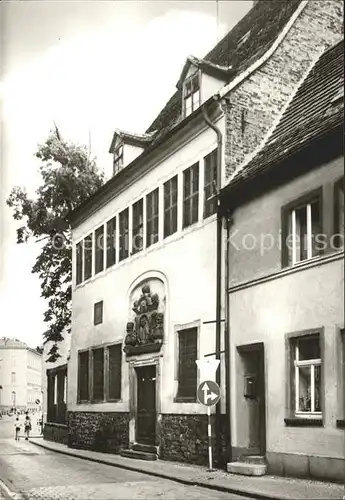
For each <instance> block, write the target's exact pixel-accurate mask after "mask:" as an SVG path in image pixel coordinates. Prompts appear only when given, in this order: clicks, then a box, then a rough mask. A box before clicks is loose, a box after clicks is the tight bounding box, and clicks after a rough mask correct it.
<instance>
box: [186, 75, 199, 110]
mask: <svg viewBox="0 0 345 500" xmlns="http://www.w3.org/2000/svg"><path fill="white" fill-rule="evenodd" d="M183 105H184V110H183V111H184V116H189V115H190V114H191V113H193V111H195V110H196V109H197V108H198V107H199V106H200V80H199V73H196V74H195V75H193V76H192V77H191V78H189V79H188V80H187V81H186V82H185V83H184V87H183Z"/></svg>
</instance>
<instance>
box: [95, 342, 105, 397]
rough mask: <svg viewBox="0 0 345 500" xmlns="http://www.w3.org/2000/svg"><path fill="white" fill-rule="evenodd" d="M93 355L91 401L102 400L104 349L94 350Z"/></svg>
mask: <svg viewBox="0 0 345 500" xmlns="http://www.w3.org/2000/svg"><path fill="white" fill-rule="evenodd" d="M92 355H93V394H92V399H93V401H103V399H104V349H103V348H101V349H94V350H93V351H92Z"/></svg>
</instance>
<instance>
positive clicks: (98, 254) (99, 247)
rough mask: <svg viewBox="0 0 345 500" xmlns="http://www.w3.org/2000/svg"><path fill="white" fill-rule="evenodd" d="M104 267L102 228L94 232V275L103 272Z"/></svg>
mask: <svg viewBox="0 0 345 500" xmlns="http://www.w3.org/2000/svg"><path fill="white" fill-rule="evenodd" d="M103 267H104V226H101V227H99V228H98V229H96V231H95V273H96V274H97V273H100V272H101V271H103Z"/></svg>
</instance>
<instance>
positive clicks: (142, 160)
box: [68, 0, 342, 464]
mask: <svg viewBox="0 0 345 500" xmlns="http://www.w3.org/2000/svg"><path fill="white" fill-rule="evenodd" d="M341 24H342V3H341V2H338V1H337V0H330V1H324V2H317V1H313V0H311V1H309V2H298V1H296V2H280V1H279V2H271V1H260V2H258V3H257V4H255V6H254V7H253V8H252V10H251V11H250V12H249V14H248V15H247V16H246V17H245V18H244V19H243V20H241V21H240V23H238V25H237V26H235V28H233V30H232V31H231V32H230V33H229V34H228V35H227V36H226V37H225V38H224V39H223V40H222V41H220V42H219V44H218V45H217V46H216V47H215V48H214V49H213V50H212V51H211V52H210V53H209V54H208V55H207V56H206V57H205V59H202V60H201V59H197V58H194V57H190V58H188V60H187V61H186V64H185V66H184V68H183V70H182V73H181V75H180V78H179V80H178V83H177V89H178V90H177V92H176V94H175V95H174V96H173V97H172V98H171V100H170V101H169V102H168V104H167V105H166V106H165V108H164V109H163V110H162V112H161V113H160V114H159V116H158V117H157V118H156V120H155V121H154V122H153V123H152V125H151V126H150V127H149V129H148V130H147V131H146V133H145V134H142V135H138V134H129V133H126V132H123V131H115V133H114V137H113V141H112V143H111V147H110V152H111V153H112V155H113V160H114V176H113V178H112V179H111V180H110V181H108V182H107V183H106V185H105V186H104V187H103V188H101V190H100V191H99V192H98V193H96V194H95V195H94V196H93V197H92V198H91V199H90V200H89V201H88V202H86V203H84V204H83V205H82V206H81V207H79V208H78V209H76V210H75V211H74V212H73V213H72V214H71V215H70V217H69V219H70V222H71V224H72V236H73V248H74V254H73V300H72V336H71V352H70V360H69V364H68V426H69V444H70V446H74V447H85V448H97V447H99V448H100V449H105V450H107V451H112V452H118V451H120V450H123V449H124V450H126V451H125V452H124V453H125V454H126V453H127V455H129V456H136V453H141V452H143V450H144V451H146V452H148V453H155V454H157V456H159V457H162V458H165V459H171V460H181V461H187V462H194V463H205V462H206V460H207V440H206V436H207V418H206V411H205V408H204V407H203V406H202V405H201V404H200V403H198V402H197V400H196V388H197V385H198V383H199V381H200V380H199V374H198V371H197V367H196V363H195V361H196V360H197V359H200V358H202V357H203V356H215V353H217V355H218V356H219V357H220V360H221V364H220V369H219V372H218V374H217V377H218V381H220V382H221V392H222V398H221V403H220V405H219V407H218V409H217V415H216V418H217V421H216V429H217V433H218V441H219V442H218V444H217V448H218V449H217V453H216V456H218V458H219V456H220V455H222V457H223V461H225V462H226V461H227V458H228V457H227V454H226V452H225V448H227V447H229V444H231V443H230V442H229V440H230V432H229V430H230V431H231V428H230V429H229V422H228V416H229V415H228V414H227V413H228V412H227V403H228V401H229V398H228V397H227V396H226V394H227V384H226V381H227V379H228V371H227V364H226V363H225V360H226V358H225V356H224V350H226V338H227V337H226V335H225V334H226V330H225V328H224V326H227V322H226V321H224V318H225V316H226V313H227V306H226V302H227V301H226V299H225V294H224V293H223V291H224V280H225V277H226V276H225V275H226V268H225V266H224V262H222V260H223V255H224V247H223V245H224V240H225V237H226V232H225V230H224V227H223V225H222V223H221V221H220V217H217V213H216V212H217V204H216V197H215V195H216V194H217V192H218V190H219V189H220V188H221V187H223V186H225V185H226V184H227V183H228V182H229V181H230V180H231V177H232V175H233V172H237V171H239V170H241V167H242V166H243V164H244V163H245V162H246V161H248V159H249V158H250V157H251V156H255V154H256V152H257V150H258V148H260V147H261V145H262V143H263V141H265V140H266V137H267V134H269V132H270V130H271V129H274V127H275V126H276V123H277V121H278V120H279V118H280V117H281V115H282V113H283V111H284V109H285V107H286V106H287V105H288V104H289V101H290V100H291V98H292V97H293V95H294V93H295V92H296V90H297V88H298V86H299V85H300V83H301V82H302V81H303V79H304V78H305V77H306V76H307V74H308V73H309V71H310V69H311V68H312V67H313V65H314V63H315V61H316V60H317V59H318V58H319V57H320V55H321V54H322V53H323V52H324V50H325V49H327V48H328V47H330V46H332V45H333V44H334V43H336V42H338V41H339V39H340V38H341ZM221 247H222V248H221ZM222 295H223V298H222ZM231 389H232V390H233V389H234V388H233V386H231ZM219 448H221V449H222V450H221V451H222V453H219V455H218V452H219ZM220 463H221V459H220V458H219V459H218V464H220Z"/></svg>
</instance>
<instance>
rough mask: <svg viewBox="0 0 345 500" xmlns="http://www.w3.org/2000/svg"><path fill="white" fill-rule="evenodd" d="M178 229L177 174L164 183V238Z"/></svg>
mask: <svg viewBox="0 0 345 500" xmlns="http://www.w3.org/2000/svg"><path fill="white" fill-rule="evenodd" d="M176 231H177V175H176V176H175V177H173V178H172V179H170V180H169V181H167V182H166V183H165V184H164V238H166V237H167V236H170V235H171V234H173V233H175V232H176Z"/></svg>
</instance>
